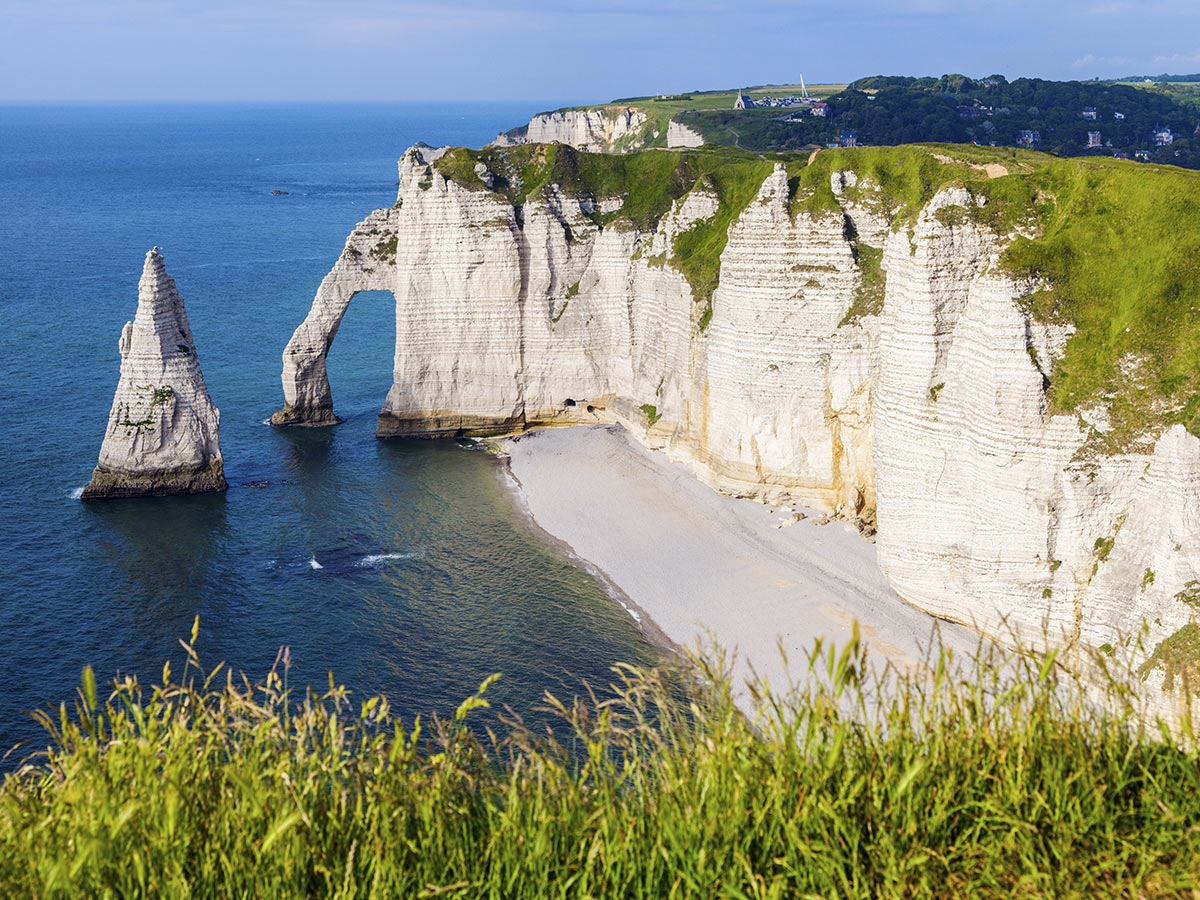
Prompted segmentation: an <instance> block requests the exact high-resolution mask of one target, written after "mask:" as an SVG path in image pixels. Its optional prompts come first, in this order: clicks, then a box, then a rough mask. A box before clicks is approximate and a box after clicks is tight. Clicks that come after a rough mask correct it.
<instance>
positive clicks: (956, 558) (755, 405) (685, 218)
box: [276, 149, 1200, 646]
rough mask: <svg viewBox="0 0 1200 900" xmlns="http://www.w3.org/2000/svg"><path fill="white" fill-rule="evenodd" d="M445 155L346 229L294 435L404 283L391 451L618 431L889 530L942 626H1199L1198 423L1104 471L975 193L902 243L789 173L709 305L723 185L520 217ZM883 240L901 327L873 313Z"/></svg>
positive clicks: (903, 233) (1086, 632)
mask: <svg viewBox="0 0 1200 900" xmlns="http://www.w3.org/2000/svg"><path fill="white" fill-rule="evenodd" d="M432 161H433V160H432V155H431V154H430V153H429V152H428V151H427V150H423V149H414V150H411V151H409V152H408V153H407V154H406V155H405V156H404V158H403V159H402V160H401V162H400V189H399V203H398V206H397V208H394V209H389V210H381V211H379V212H376V213H374V214H373V215H372V216H370V217H369V218H368V219H366V220H365V221H364V222H362V223H361V224H360V225H359V226H358V227H357V228H356V229H355V230H354V232H353V233H352V234H351V236H350V238H349V239H348V241H347V244H346V249H345V250H344V251H343V253H342V256H341V258H340V259H339V260H338V262H337V264H336V265H335V266H334V268H333V270H332V271H331V272H330V274H329V276H327V277H326V279H325V281H324V282H323V283H322V285H321V288H320V290H319V291H318V293H317V297H316V299H315V301H314V303H313V306H312V309H311V311H310V312H309V315H308V318H307V319H306V320H305V321H304V323H303V324H302V325H301V326H300V328H299V329H297V331H296V334H295V336H294V337H293V338H292V341H291V343H289V345H288V348H287V350H286V351H285V354H284V361H285V364H284V395H285V399H286V402H287V406H286V407H285V409H284V410H282V411H281V412H280V413H278V414H277V416H276V421H277V422H279V423H300V424H324V423H327V422H330V421H333V412H332V403H331V400H330V393H329V386H328V381H327V379H326V377H325V369H324V358H325V353H326V352H327V350H328V347H329V342H330V341H331V340H332V337H333V335H334V333H335V332H336V328H337V323H338V322H339V321H340V318H341V315H342V314H343V312H344V311H345V308H346V304H347V303H348V302H349V300H350V298H351V297H352V296H353V294H354V293H355V292H356V291H359V290H370V289H388V290H391V291H392V292H393V293H394V294H395V297H396V328H397V341H396V358H395V369H394V372H393V383H392V387H391V389H390V390H389V392H388V394H387V399H386V400H385V402H384V404H383V409H382V411H381V413H380V417H379V433H380V435H383V436H388V435H453V434H483V433H489V432H496V431H502V430H506V429H512V428H522V427H526V426H530V425H535V424H569V423H572V422H581V421H586V422H595V421H617V422H621V423H623V424H624V425H625V426H626V427H627V428H628V429H629V430H630V431H631V432H633V433H634V434H635V435H636V436H638V437H639V438H640V439H641V440H643V441H644V442H645V443H646V444H648V445H650V446H655V447H661V448H664V449H666V450H667V451H668V452H669V453H671V454H672V455H673V456H675V457H677V458H680V459H682V460H685V461H688V462H690V464H691V465H692V466H693V468H694V469H695V471H696V472H697V473H698V474H699V475H700V477H702V478H704V479H705V480H706V481H708V482H709V483H710V484H712V485H713V486H714V487H716V488H718V489H720V490H723V491H727V492H730V493H733V494H738V495H745V496H753V497H757V498H761V499H765V500H770V501H783V500H794V501H799V502H803V503H805V504H808V505H810V506H815V507H817V508H819V509H823V510H825V511H827V512H829V513H830V514H833V515H837V516H840V517H842V518H845V519H848V520H851V521H855V522H857V523H858V524H859V526H860V527H861V528H862V529H863V530H864V531H865V532H866V533H868V534H869V533H872V532H873V531H874V530H875V529H876V528H877V529H878V535H877V542H878V558H879V564H880V566H881V568H882V570H883V572H884V574H885V575H886V576H887V577H888V579H889V580H890V582H891V583H892V585H893V586H894V588H895V589H896V591H897V592H898V593H899V594H900V595H901V596H902V597H904V598H905V599H906V600H908V601H910V602H912V603H914V604H916V605H917V606H920V607H922V608H924V609H926V610H929V611H930V612H932V613H934V614H936V615H939V616H943V617H946V618H951V619H955V620H959V621H963V622H967V623H969V624H973V625H975V626H976V627H978V628H980V629H981V630H983V631H985V632H989V633H992V634H995V635H1001V636H1007V635H1009V634H1011V632H1012V631H1014V630H1015V631H1018V632H1021V633H1023V634H1024V635H1025V636H1027V637H1029V638H1031V639H1036V638H1038V637H1039V636H1040V635H1042V634H1043V631H1044V628H1046V627H1049V629H1050V634H1051V636H1052V637H1055V638H1057V637H1059V636H1062V637H1066V638H1068V639H1071V640H1076V641H1078V642H1081V643H1082V644H1085V645H1091V646H1100V645H1102V644H1104V643H1107V642H1110V641H1115V637H1116V635H1117V634H1118V633H1123V634H1130V633H1133V632H1136V631H1137V629H1138V628H1140V627H1141V625H1142V623H1143V620H1145V621H1146V622H1147V623H1148V624H1149V627H1150V640H1151V641H1154V640H1157V639H1160V638H1162V637H1164V636H1166V635H1169V634H1171V633H1172V632H1174V631H1176V630H1177V629H1179V628H1180V627H1182V626H1183V625H1184V624H1186V623H1187V622H1188V621H1189V618H1190V614H1191V609H1190V607H1189V606H1188V605H1187V604H1185V603H1182V602H1180V600H1179V599H1178V596H1179V595H1180V593H1181V592H1184V591H1186V590H1187V589H1188V586H1189V585H1190V584H1191V583H1192V582H1194V581H1196V580H1197V579H1200V477H1198V476H1200V440H1197V439H1196V438H1195V437H1193V436H1192V435H1191V434H1189V433H1188V432H1186V431H1185V430H1184V429H1183V428H1182V426H1175V427H1173V428H1171V429H1169V430H1167V431H1165V432H1164V433H1161V434H1154V435H1147V436H1146V440H1145V441H1144V442H1143V444H1144V446H1143V447H1142V448H1141V449H1140V451H1139V452H1131V453H1125V454H1121V455H1116V456H1095V455H1092V454H1091V453H1090V451H1089V449H1088V447H1087V446H1086V444H1085V440H1086V437H1087V435H1086V434H1085V432H1084V429H1083V428H1082V427H1081V425H1080V421H1079V418H1078V417H1076V416H1065V415H1054V414H1052V413H1051V412H1050V410H1049V404H1048V401H1047V397H1046V393H1045V384H1046V376H1047V375H1048V374H1049V373H1050V372H1051V370H1052V367H1053V365H1054V363H1055V360H1056V359H1057V358H1058V357H1059V356H1060V355H1061V353H1062V348H1063V344H1064V341H1065V339H1066V337H1067V332H1066V331H1065V330H1064V329H1062V328H1056V327H1052V326H1044V325H1041V324H1039V323H1038V322H1036V321H1034V320H1033V319H1032V318H1031V317H1030V316H1029V315H1028V314H1027V313H1026V312H1025V311H1024V304H1022V302H1021V299H1022V298H1023V297H1025V296H1026V295H1028V294H1030V293H1031V292H1032V291H1033V290H1034V288H1035V287H1036V286H1035V285H1032V284H1024V283H1018V282H1016V281H1013V280H1011V279H1009V278H1007V277H1005V276H1003V275H1001V274H998V273H999V272H1000V267H999V266H997V261H998V259H999V255H1000V253H1001V252H1002V250H1003V247H1004V240H1005V238H1004V236H1001V235H996V234H994V233H993V232H991V231H990V230H989V229H987V228H985V227H983V226H982V225H978V224H973V223H972V221H970V218H969V217H967V216H955V215H946V214H945V212H946V211H947V210H949V211H950V212H953V210H954V208H956V207H961V206H963V205H964V204H968V203H972V202H975V201H974V200H973V199H972V198H971V196H970V195H969V194H967V192H966V191H964V190H962V189H949V190H943V191H942V192H941V193H939V194H938V195H937V196H936V197H935V198H934V199H933V201H932V202H931V203H929V204H928V206H927V207H926V208H925V209H924V210H923V211H921V213H920V215H919V216H918V217H917V219H916V221H915V223H913V224H912V226H911V228H909V227H906V228H902V229H900V230H896V231H893V230H891V228H890V226H889V223H888V221H886V220H885V219H884V218H881V217H880V215H877V214H875V213H873V212H871V211H869V210H867V209H865V208H860V207H858V206H856V205H854V204H853V203H850V202H849V201H844V202H841V208H840V209H837V210H831V211H826V212H823V213H819V214H813V215H810V214H808V213H804V212H800V213H795V214H793V213H792V212H789V202H788V201H789V185H788V176H787V174H786V172H785V171H784V169H783V167H782V166H776V168H775V171H774V172H773V174H771V175H769V176H768V177H767V178H766V180H765V181H764V182H763V183H762V185H761V187H760V188H759V190H758V193H757V196H756V197H755V198H754V199H753V200H752V201H751V202H750V203H749V204H748V205H747V206H746V207H745V209H744V211H742V212H741V213H740V215H739V216H738V217H737V218H736V219H735V220H734V221H733V224H732V225H731V226H730V228H729V232H728V243H727V246H726V248H725V250H724V252H723V254H722V256H721V266H720V281H719V286H718V287H717V288H716V290H715V292H714V294H713V296H712V306H711V313H707V312H706V304H705V303H703V302H697V301H696V300H695V299H694V298H693V295H692V291H691V289H690V287H689V284H688V282H687V281H686V280H685V279H684V277H683V276H682V275H681V274H680V272H679V271H678V270H677V269H676V268H675V267H674V266H673V265H672V263H671V261H670V257H671V251H672V247H673V243H674V238H675V236H676V235H677V234H680V233H682V232H683V231H685V230H686V229H688V228H689V227H691V226H692V225H693V224H694V223H696V222H702V221H705V220H706V219H707V218H708V217H711V216H713V215H714V213H715V212H716V210H717V208H718V205H717V204H718V200H717V197H716V196H715V194H714V193H713V192H712V191H711V189H710V188H708V187H706V186H705V185H704V184H703V183H698V184H697V186H696V187H695V188H694V189H692V190H691V191H690V192H689V193H687V194H686V195H685V196H683V197H682V198H681V199H679V200H678V201H676V202H675V204H674V206H673V207H672V208H671V210H670V212H669V213H668V214H667V215H666V216H665V217H663V218H662V219H661V220H660V221H659V222H658V225H657V228H655V229H652V230H642V229H639V228H636V227H633V226H632V225H630V224H629V222H628V221H627V220H626V221H625V222H624V224H622V225H617V224H610V225H609V226H608V227H604V228H600V227H598V226H597V225H596V224H595V221H596V217H595V215H594V213H595V211H596V204H597V202H599V203H600V204H601V205H604V204H607V205H608V206H607V207H606V208H607V209H610V210H611V209H613V208H614V207H616V206H618V205H619V204H620V203H621V202H622V200H621V198H612V199H608V200H603V199H601V200H599V201H597V200H594V199H579V198H573V197H570V196H567V195H566V194H564V193H563V192H562V191H561V190H559V189H556V188H553V187H551V188H550V189H548V190H547V191H545V192H544V193H543V194H542V195H541V196H540V197H537V198H534V197H530V198H529V199H528V201H527V202H526V203H525V204H524V205H523V206H522V207H519V208H518V207H514V206H513V205H512V204H511V203H510V202H509V200H507V199H506V198H505V196H504V195H502V194H500V193H497V192H495V191H492V190H489V189H485V186H484V184H483V183H481V184H480V185H477V186H476V185H470V186H468V185H463V184H459V183H456V182H455V181H453V180H448V179H447V178H444V177H443V176H442V175H441V174H440V173H439V172H438V171H437V170H436V168H435V167H433V166H432V165H431V163H432ZM834 179H835V183H834V185H833V187H834V191H835V193H839V187H840V186H844V185H845V184H847V183H853V182H854V181H855V180H856V176H855V174H854V173H853V172H846V173H838V174H836V175H835V176H834ZM839 196H840V194H839ZM939 211H941V214H939ZM870 247H877V248H880V249H881V250H882V262H881V266H882V269H883V271H884V272H886V292H885V294H884V299H883V303H882V308H881V309H880V308H878V307H871V308H867V309H862V308H860V307H856V305H855V304H856V301H857V298H859V297H860V296H861V292H862V289H863V287H864V271H865V269H864V267H863V265H862V264H861V260H860V259H859V256H860V254H861V253H863V252H865V249H866V248H870ZM1151 573H1152V574H1151Z"/></svg>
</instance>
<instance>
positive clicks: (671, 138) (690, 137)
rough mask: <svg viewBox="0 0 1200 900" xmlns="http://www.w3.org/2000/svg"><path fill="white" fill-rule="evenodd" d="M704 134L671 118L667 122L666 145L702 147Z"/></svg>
mask: <svg viewBox="0 0 1200 900" xmlns="http://www.w3.org/2000/svg"><path fill="white" fill-rule="evenodd" d="M703 145H704V135H702V134H701V133H700V132H698V131H695V130H693V129H691V128H688V127H687V126H686V125H682V124H680V123H679V122H676V121H675V120H674V119H672V120H671V121H670V122H668V123H667V146H668V147H702V146H703Z"/></svg>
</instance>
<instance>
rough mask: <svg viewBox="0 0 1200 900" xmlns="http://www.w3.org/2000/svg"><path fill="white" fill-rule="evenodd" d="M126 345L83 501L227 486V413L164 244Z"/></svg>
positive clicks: (144, 283)
mask: <svg viewBox="0 0 1200 900" xmlns="http://www.w3.org/2000/svg"><path fill="white" fill-rule="evenodd" d="M120 350H121V380H120V381H119V382H118V384H117V391H116V395H115V396H114V397H113V405H112V410H111V411H110V412H109V416H108V430H107V431H106V432H105V435H104V443H103V444H102V445H101V447H100V459H99V463H98V464H97V466H96V469H95V471H94V472H93V473H92V480H91V481H90V482H88V485H87V487H85V488H84V489H83V494H82V499H84V500H98V499H104V498H110V497H111V498H115V497H152V496H159V495H163V494H199V493H205V492H207V491H223V490H225V488H226V486H227V485H226V483H225V467H224V460H223V459H222V457H221V446H220V433H219V424H220V413H219V412H218V410H217V408H216V406H214V405H213V402H212V400H211V399H210V398H209V396H208V388H207V387H206V386H205V384H204V375H203V374H201V372H200V363H199V361H198V359H197V357H196V347H195V344H194V343H193V342H192V329H191V326H190V325H189V324H188V319H187V312H186V311H185V310H184V308H183V298H181V297H180V296H179V291H178V290H177V289H176V288H175V281H174V279H172V278H171V276H170V275H168V274H167V270H166V267H165V266H164V265H163V258H162V254H161V253H159V250H158V248H157V247H155V248H154V249H153V250H151V251H150V252H149V253H147V254H146V263H145V266H144V267H143V270H142V278H141V281H140V282H139V284H138V308H137V315H136V316H135V317H134V320H133V321H132V322H126V323H125V328H124V329H123V330H122V331H121V342H120Z"/></svg>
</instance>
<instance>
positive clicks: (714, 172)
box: [437, 144, 1200, 450]
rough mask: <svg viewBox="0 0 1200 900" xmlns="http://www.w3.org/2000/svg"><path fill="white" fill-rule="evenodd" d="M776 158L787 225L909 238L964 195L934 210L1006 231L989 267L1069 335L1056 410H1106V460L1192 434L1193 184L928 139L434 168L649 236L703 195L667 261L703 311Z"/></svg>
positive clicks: (1196, 181) (1180, 174)
mask: <svg viewBox="0 0 1200 900" xmlns="http://www.w3.org/2000/svg"><path fill="white" fill-rule="evenodd" d="M776 162H781V163H783V164H784V165H785V166H786V167H787V172H788V177H789V186H790V191H791V197H790V201H789V204H790V209H791V211H792V213H793V215H794V216H799V215H810V216H815V215H824V214H834V215H840V212H841V205H840V204H841V202H844V201H845V200H853V201H857V202H862V203H870V204H873V205H874V206H875V207H876V208H877V209H878V210H879V211H880V212H881V213H883V214H884V215H886V216H888V217H889V218H890V221H891V222H892V226H893V228H894V229H897V230H900V229H907V228H909V227H911V225H912V224H913V222H914V220H915V218H916V216H917V214H918V213H919V212H920V210H921V209H922V208H923V207H924V206H925V205H926V204H927V203H928V202H929V201H930V200H931V199H932V198H933V196H934V195H935V194H936V193H937V192H938V191H940V190H942V189H943V188H946V187H950V186H961V187H964V188H966V189H967V190H969V191H970V192H971V194H972V195H973V196H974V197H975V198H976V201H977V202H976V204H975V205H972V206H970V207H969V208H966V209H964V210H961V211H959V210H947V211H945V212H944V213H943V215H944V216H951V217H953V216H967V217H969V218H971V219H972V220H974V221H977V222H979V223H980V224H983V225H986V226H988V227H990V228H992V229H994V230H996V231H997V232H998V233H1001V234H1004V235H1018V236H1016V237H1015V238H1014V239H1013V240H1012V242H1011V244H1010V245H1009V247H1008V250H1007V251H1006V253H1005V255H1004V258H1003V260H1002V265H1003V266H1004V268H1005V269H1006V270H1007V271H1009V272H1010V273H1011V274H1013V275H1014V276H1021V277H1032V278H1035V279H1037V280H1038V281H1039V283H1040V284H1042V285H1043V286H1044V287H1043V289H1041V290H1039V291H1038V292H1037V293H1035V294H1034V295H1033V296H1032V297H1030V298H1028V301H1027V302H1028V304H1029V307H1030V309H1031V311H1032V313H1033V315H1034V316H1035V318H1037V319H1038V320H1040V321H1046V322H1055V323H1059V324H1064V325H1070V326H1072V327H1074V328H1075V333H1074V335H1073V336H1072V337H1071V339H1070V340H1069V341H1068V344H1067V349H1066V355H1065V356H1064V358H1063V359H1062V360H1060V361H1059V362H1058V363H1057V364H1056V365H1055V367H1054V373H1053V376H1052V378H1051V384H1050V398H1051V402H1052V405H1053V408H1054V409H1055V411H1057V412H1072V411H1076V410H1082V409H1086V408H1089V407H1092V406H1095V405H1098V404H1099V405H1103V406H1105V407H1107V408H1108V409H1109V411H1110V414H1111V417H1112V426H1113V427H1112V429H1111V430H1109V431H1106V432H1105V433H1104V434H1099V433H1097V435H1096V440H1097V442H1098V445H1099V446H1100V447H1101V448H1103V449H1107V450H1116V449H1121V448H1124V447H1127V446H1129V445H1130V444H1131V442H1133V441H1134V440H1135V439H1136V438H1137V437H1138V435H1141V434H1144V433H1146V432H1147V431H1148V430H1149V431H1153V430H1155V429H1156V428H1157V427H1160V426H1162V425H1165V424H1172V423H1175V422H1182V423H1183V424H1184V425H1186V426H1187V428H1188V429H1189V430H1190V431H1191V432H1192V433H1193V434H1198V435H1200V229H1197V228H1196V227H1195V223H1197V222H1200V173H1197V172H1193V171H1189V170H1184V169H1178V168H1174V167H1170V166H1153V165H1151V166H1147V165H1138V164H1134V163H1130V162H1126V161H1122V160H1113V159H1102V158H1085V159H1080V158H1075V159H1063V158H1059V157H1054V156H1049V155H1047V154H1042V153H1036V152H1031V151H1026V150H1018V149H1003V148H985V147H963V146H957V145H941V144H915V145H908V146H902V147H866V148H856V149H845V150H827V151H821V152H819V153H817V154H815V155H813V156H807V155H788V154H768V155H757V154H750V153H745V152H742V151H738V150H734V149H731V148H720V149H718V148H703V149H699V150H647V151H642V152H638V153H632V154H625V155H606V154H594V153H583V152H581V151H577V150H574V149H572V148H570V147H566V146H560V145H551V146H542V145H522V146H519V147H511V148H496V147H489V148H485V149H484V150H467V149H462V148H459V149H455V150H452V151H450V152H449V153H447V154H446V155H445V156H444V157H443V158H442V159H441V160H439V161H438V163H437V165H438V167H439V169H440V170H441V172H442V173H443V174H445V175H446V176H447V177H449V178H452V179H453V180H455V181H456V182H458V183H460V184H463V185H464V186H467V187H469V188H471V189H475V190H484V189H485V188H484V186H483V183H482V182H481V181H480V179H479V177H478V176H477V175H476V174H475V166H476V165H477V164H479V163H483V164H484V165H485V166H486V167H487V168H488V170H489V172H490V173H491V174H492V176H493V178H494V179H495V182H494V184H495V190H497V191H499V192H501V193H503V194H504V195H505V196H506V197H507V198H508V199H509V200H510V201H511V202H512V203H514V204H516V205H521V204H523V203H525V202H526V201H527V200H528V199H529V198H530V197H532V196H537V195H538V194H540V192H541V191H543V190H544V189H545V188H546V187H547V186H548V185H551V184H556V185H559V186H560V187H561V188H562V189H563V190H564V191H566V192H567V193H569V194H572V195H575V196H586V197H589V198H592V199H595V200H597V201H599V200H602V199H605V198H614V197H620V198H624V203H623V205H622V206H621V208H620V209H619V210H617V211H615V212H609V213H603V214H602V213H600V212H597V213H595V214H594V216H593V218H594V221H595V222H596V224H597V225H599V226H601V227H637V228H640V229H650V228H653V227H655V225H656V223H657V221H658V220H659V218H661V217H662V216H663V215H664V214H665V213H666V212H667V211H668V210H669V209H670V207H671V204H672V203H673V202H675V201H676V200H678V199H679V198H681V197H683V196H684V195H686V194H687V193H688V192H689V191H691V190H694V189H696V188H697V186H702V187H703V189H706V190H714V191H715V192H716V193H717V195H718V197H719V199H720V207H719V211H718V213H717V215H716V216H714V217H713V218H712V219H709V220H706V221H704V222H701V223H698V224H697V225H696V226H695V227H694V228H693V229H691V230H690V231H688V232H686V233H685V234H683V235H681V236H680V237H679V238H678V239H677V241H676V244H675V247H674V248H673V254H672V256H671V258H670V260H669V262H670V263H671V264H672V265H674V266H676V267H677V268H678V269H679V270H680V271H681V272H682V273H683V274H684V275H685V276H686V277H687V279H688V281H689V283H690V284H691V286H692V289H693V292H694V294H695V296H696V299H697V301H698V302H709V301H710V300H711V297H712V291H713V289H714V288H715V287H716V286H717V284H718V283H719V280H720V264H719V260H720V254H721V252H722V251H723V250H724V248H725V242H726V234H727V231H728V228H729V225H730V224H731V223H732V222H733V221H735V220H736V218H737V217H738V215H740V214H741V212H742V210H744V209H745V208H746V206H747V205H748V204H749V203H750V201H751V200H752V199H753V198H754V196H755V194H756V192H757V189H758V187H759V185H760V184H761V183H762V181H763V179H764V178H765V177H766V176H767V174H769V172H770V171H771V167H772V165H773V164H774V163H776ZM843 170H853V171H854V172H855V173H857V175H858V176H859V179H860V180H859V185H858V186H857V187H853V188H849V189H848V190H847V191H846V192H844V193H843V198H842V200H839V198H838V197H837V196H835V195H834V193H833V191H832V189H831V187H830V176H831V175H832V174H833V173H835V172H838V171H843ZM622 223H624V224H622ZM718 314H719V311H718ZM1043 362H1044V361H1043Z"/></svg>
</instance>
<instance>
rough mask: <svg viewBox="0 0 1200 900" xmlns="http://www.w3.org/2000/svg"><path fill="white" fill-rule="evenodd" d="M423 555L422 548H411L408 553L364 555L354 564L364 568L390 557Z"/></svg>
mask: <svg viewBox="0 0 1200 900" xmlns="http://www.w3.org/2000/svg"><path fill="white" fill-rule="evenodd" d="M424 555H425V551H424V550H413V551H412V552H410V553H375V554H372V555H371V556H364V557H363V558H362V559H360V560H359V561H358V562H357V563H355V565H357V566H360V567H361V568H364V569H366V568H370V567H372V566H377V565H379V563H381V562H384V561H386V560H390V559H420V558H421V557H423V556H424Z"/></svg>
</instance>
